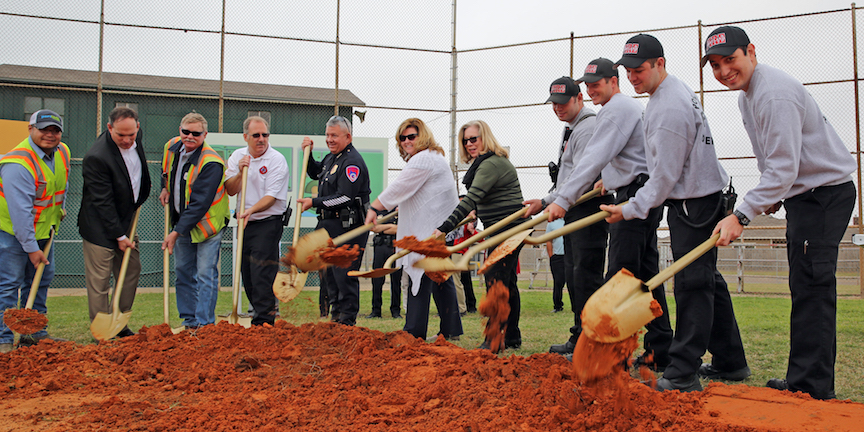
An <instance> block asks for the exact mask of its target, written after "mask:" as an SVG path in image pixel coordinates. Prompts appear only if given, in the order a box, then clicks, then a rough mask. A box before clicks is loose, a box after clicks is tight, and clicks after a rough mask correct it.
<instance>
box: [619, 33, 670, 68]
mask: <svg viewBox="0 0 864 432" xmlns="http://www.w3.org/2000/svg"><path fill="white" fill-rule="evenodd" d="M660 57H663V45H660V41H659V40H657V38H655V37H654V36H651V35H647V34H644V33H640V34H638V35H636V36H633V37H631V38H630V39H627V43H626V44H624V54H623V55H622V56H621V60H618V61H617V62H615V64H618V65H622V66H624V67H628V68H631V69H633V68H637V67H639V66H641V65H642V63H645V60H650V59H655V58H660Z"/></svg>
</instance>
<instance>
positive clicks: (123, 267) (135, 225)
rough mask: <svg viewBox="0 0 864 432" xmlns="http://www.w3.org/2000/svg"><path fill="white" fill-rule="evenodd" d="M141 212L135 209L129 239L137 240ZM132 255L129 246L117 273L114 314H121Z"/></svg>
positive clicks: (139, 209)
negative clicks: (122, 299) (122, 294)
mask: <svg viewBox="0 0 864 432" xmlns="http://www.w3.org/2000/svg"><path fill="white" fill-rule="evenodd" d="M140 214H141V207H138V208H137V209H135V216H134V217H132V227H131V228H130V229H129V240H131V241H132V242H134V241H135V232H136V231H137V229H138V215H140ZM131 256H132V248H131V247H128V248H126V250H125V251H124V252H123V261H122V262H121V263H120V274H119V275H117V287H116V288H114V304H113V305H112V307H113V311H114V315H115V316H119V315H120V293H121V292H122V291H123V283H124V282H125V281H126V270H128V269H129V258H130V257H131Z"/></svg>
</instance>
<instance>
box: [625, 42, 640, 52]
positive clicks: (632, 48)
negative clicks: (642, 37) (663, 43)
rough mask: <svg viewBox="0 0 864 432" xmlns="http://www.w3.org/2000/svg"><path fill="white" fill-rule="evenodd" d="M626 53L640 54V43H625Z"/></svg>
mask: <svg viewBox="0 0 864 432" xmlns="http://www.w3.org/2000/svg"><path fill="white" fill-rule="evenodd" d="M624 54H639V44H638V43H628V44H625V45H624Z"/></svg>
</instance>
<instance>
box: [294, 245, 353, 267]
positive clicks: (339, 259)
mask: <svg viewBox="0 0 864 432" xmlns="http://www.w3.org/2000/svg"><path fill="white" fill-rule="evenodd" d="M330 243H331V244H330V245H329V246H325V247H322V248H318V249H317V250H315V254H313V255H311V256H309V258H306V261H307V262H310V263H311V262H312V261H313V260H314V259H315V255H318V258H320V259H321V261H323V262H325V263H327V264H332V265H335V266H336V267H342V268H348V267H351V263H353V262H354V260H356V259H357V257H358V256H360V251H361V250H362V249H360V246H359V245H356V244H355V245H342V246H339V247H333V245H332V243H333V242H332V241H331V242H330ZM352 246H353V247H352Z"/></svg>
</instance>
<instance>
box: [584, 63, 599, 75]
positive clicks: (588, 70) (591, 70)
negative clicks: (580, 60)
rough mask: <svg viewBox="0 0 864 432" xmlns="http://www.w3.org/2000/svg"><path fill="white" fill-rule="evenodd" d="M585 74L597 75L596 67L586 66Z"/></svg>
mask: <svg viewBox="0 0 864 432" xmlns="http://www.w3.org/2000/svg"><path fill="white" fill-rule="evenodd" d="M585 73H586V74H596V73H597V65H588V67H586V68H585Z"/></svg>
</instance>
